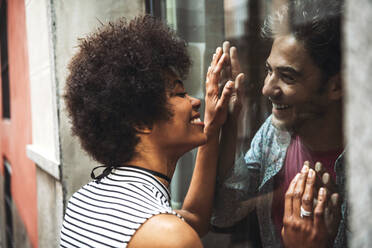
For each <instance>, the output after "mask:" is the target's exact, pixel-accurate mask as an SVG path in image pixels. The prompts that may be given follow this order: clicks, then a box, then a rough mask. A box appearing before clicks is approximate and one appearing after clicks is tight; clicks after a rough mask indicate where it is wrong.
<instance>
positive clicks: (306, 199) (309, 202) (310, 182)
mask: <svg viewBox="0 0 372 248" xmlns="http://www.w3.org/2000/svg"><path fill="white" fill-rule="evenodd" d="M315 180H316V174H315V171H314V170H313V169H309V173H308V175H307V179H306V184H305V191H304V194H303V196H302V204H301V206H302V208H303V209H304V210H305V211H308V212H313V199H314V186H315Z"/></svg>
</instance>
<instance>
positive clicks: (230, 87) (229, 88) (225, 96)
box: [217, 81, 234, 109]
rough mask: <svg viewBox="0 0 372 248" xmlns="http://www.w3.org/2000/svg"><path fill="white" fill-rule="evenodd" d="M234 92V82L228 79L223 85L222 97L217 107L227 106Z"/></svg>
mask: <svg viewBox="0 0 372 248" xmlns="http://www.w3.org/2000/svg"><path fill="white" fill-rule="evenodd" d="M233 92H234V82H232V81H228V82H227V83H226V84H225V87H223V90H222V94H221V98H220V99H219V100H218V102H217V109H223V108H226V107H227V105H228V103H229V100H230V97H231V95H232V93H233Z"/></svg>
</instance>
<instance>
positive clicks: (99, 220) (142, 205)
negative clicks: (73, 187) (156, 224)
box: [60, 167, 182, 247]
mask: <svg viewBox="0 0 372 248" xmlns="http://www.w3.org/2000/svg"><path fill="white" fill-rule="evenodd" d="M169 202H170V195H169V191H168V189H167V188H166V187H165V186H164V185H163V184H162V183H161V182H160V181H159V180H157V179H156V178H155V177H154V176H153V175H151V174H150V173H148V172H146V171H143V170H141V169H137V168H131V167H120V168H116V169H113V170H112V172H111V173H110V174H109V175H108V176H107V177H104V178H103V179H102V180H101V181H99V182H97V181H92V182H90V183H88V184H87V185H85V186H83V187H82V188H81V189H80V190H78V191H77V192H75V193H74V194H73V195H72V197H71V198H70V200H69V202H68V205H67V209H66V213H65V217H64V221H63V225H62V230H61V240H60V247H126V246H127V245H128V243H129V241H130V239H131V238H132V236H133V235H134V233H135V232H136V231H137V230H138V229H139V228H140V227H141V225H142V224H143V223H144V222H145V221H146V220H147V219H149V218H151V217H152V216H154V215H157V214H174V215H177V216H178V217H180V218H182V217H181V216H180V215H178V214H177V213H176V212H174V211H173V210H172V208H171V206H170V204H169Z"/></svg>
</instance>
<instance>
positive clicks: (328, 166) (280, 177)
mask: <svg viewBox="0 0 372 248" xmlns="http://www.w3.org/2000/svg"><path fill="white" fill-rule="evenodd" d="M342 151H343V150H342V149H340V150H336V151H327V152H312V151H310V150H309V149H307V148H306V147H305V146H304V145H303V144H302V143H301V140H300V137H299V136H295V137H293V138H292V140H291V143H290V145H289V147H288V149H287V154H286V158H285V164H284V166H283V167H282V169H281V170H280V172H279V173H278V174H277V175H276V176H275V177H274V197H273V203H272V211H271V216H272V220H273V223H274V225H275V228H276V230H277V232H278V234H279V236H281V235H280V233H281V229H282V227H283V214H284V195H285V192H286V191H287V189H288V186H289V184H290V182H291V181H292V179H293V178H294V177H295V176H296V174H297V173H299V172H300V171H301V169H302V166H303V164H304V162H305V161H309V162H310V165H312V166H313V165H314V164H315V163H316V162H321V163H322V164H323V168H325V170H326V171H327V172H328V173H329V174H330V176H331V178H332V179H333V180H336V172H335V171H334V164H335V162H336V159H337V158H338V156H339V155H340V154H341V153H342Z"/></svg>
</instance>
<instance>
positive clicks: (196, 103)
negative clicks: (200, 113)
mask: <svg viewBox="0 0 372 248" xmlns="http://www.w3.org/2000/svg"><path fill="white" fill-rule="evenodd" d="M189 98H190V102H191V105H192V107H193V108H194V109H199V108H200V104H201V101H200V100H199V99H198V98H195V97H192V96H189Z"/></svg>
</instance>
